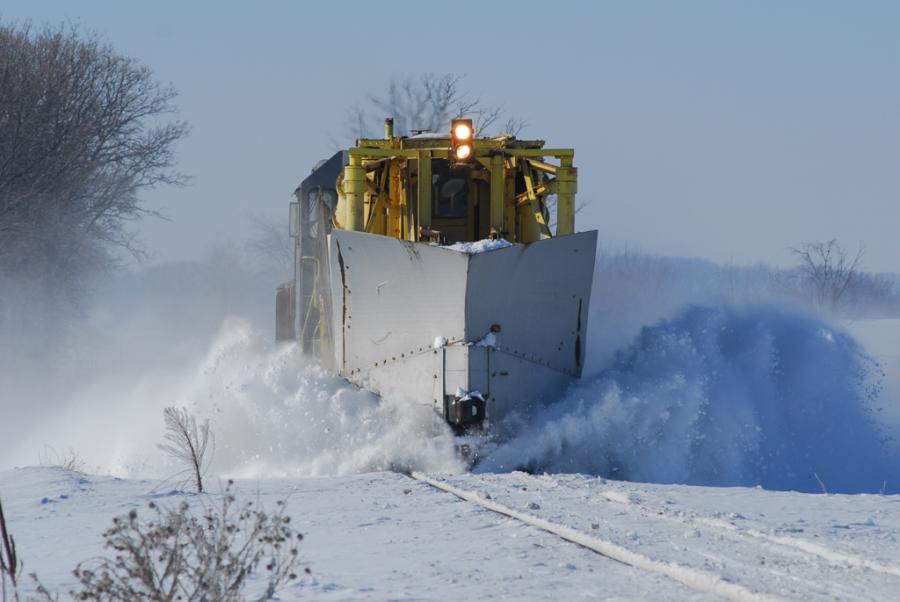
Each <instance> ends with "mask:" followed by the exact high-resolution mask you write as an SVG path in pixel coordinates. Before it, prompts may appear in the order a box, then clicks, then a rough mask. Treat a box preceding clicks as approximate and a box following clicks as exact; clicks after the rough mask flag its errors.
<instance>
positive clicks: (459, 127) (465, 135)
mask: <svg viewBox="0 0 900 602" xmlns="http://www.w3.org/2000/svg"><path fill="white" fill-rule="evenodd" d="M453 135H454V136H456V139H457V140H468V139H469V138H471V137H472V128H471V127H469V124H467V123H457V124H456V127H455V128H453Z"/></svg>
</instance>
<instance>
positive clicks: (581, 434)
mask: <svg viewBox="0 0 900 602" xmlns="http://www.w3.org/2000/svg"><path fill="white" fill-rule="evenodd" d="M878 373H879V369H878V365H877V363H876V362H875V361H874V360H872V359H871V358H869V356H867V355H866V353H865V352H864V351H863V350H862V349H861V347H860V346H859V345H857V343H856V342H855V341H854V340H853V339H852V338H851V337H850V336H849V335H848V334H846V333H844V332H842V331H840V330H837V329H835V328H834V327H832V326H829V325H827V324H825V323H823V322H821V321H819V320H818V319H816V318H813V317H810V316H806V315H803V314H799V313H794V312H790V311H785V310H779V309H772V308H768V309H734V308H726V307H716V308H714V307H702V306H693V307H690V308H688V309H687V310H686V311H684V312H683V313H681V314H680V315H678V316H677V317H675V318H673V319H670V320H665V321H662V322H660V323H658V324H656V325H655V326H651V327H646V328H644V329H643V330H642V331H641V333H640V335H639V337H638V338H637V340H636V341H635V342H634V343H633V345H632V346H631V347H630V348H628V349H626V350H625V351H622V352H619V353H618V354H617V356H616V357H615V359H614V360H612V362H611V364H610V366H609V367H608V368H607V369H605V370H603V371H602V372H601V373H600V375H599V376H598V377H597V378H595V379H593V380H590V381H588V382H584V383H582V384H580V385H578V386H575V387H573V388H572V389H571V390H570V391H568V392H567V394H566V395H565V396H564V398H563V399H562V400H561V401H559V402H557V403H555V404H553V405H551V406H550V407H548V409H547V410H546V411H544V412H543V413H541V414H540V415H538V416H535V417H533V419H531V420H530V421H528V424H527V425H525V426H524V427H523V428H522V429H521V431H520V434H519V436H518V437H517V438H515V439H514V440H513V441H510V442H509V443H507V444H504V445H502V446H501V447H499V449H497V450H496V451H495V452H494V453H493V454H491V455H490V456H489V457H488V458H487V459H486V460H485V461H484V462H483V463H482V464H481V465H480V466H479V470H480V471H484V472H491V471H505V470H512V469H516V468H523V467H524V468H527V469H530V470H533V471H547V472H584V473H590V474H597V475H603V476H608V477H613V478H617V479H628V480H637V481H653V482H659V483H686V484H698V485H699V484H703V485H726V486H732V485H733V486H737V485H742V486H755V485H760V486H762V487H764V488H766V489H783V490H789V489H793V490H800V491H822V490H823V489H825V490H827V491H828V492H848V493H849V492H877V491H880V490H882V489H884V488H887V489H888V490H891V491H897V490H898V484H900V481H898V476H900V475H898V471H900V462H898V458H897V457H896V455H894V454H893V453H891V452H890V451H889V448H888V445H887V441H886V437H885V435H884V434H883V433H882V432H881V431H880V430H879V427H878V426H877V423H876V421H875V420H874V417H873V415H872V412H873V406H874V404H875V402H876V401H877V395H878V390H879V385H878Z"/></svg>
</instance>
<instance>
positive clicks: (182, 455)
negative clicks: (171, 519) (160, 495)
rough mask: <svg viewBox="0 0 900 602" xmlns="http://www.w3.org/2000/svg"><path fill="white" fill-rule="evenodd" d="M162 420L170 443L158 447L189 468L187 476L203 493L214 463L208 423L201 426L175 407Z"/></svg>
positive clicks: (164, 413)
mask: <svg viewBox="0 0 900 602" xmlns="http://www.w3.org/2000/svg"><path fill="white" fill-rule="evenodd" d="M163 417H164V418H165V421H166V440H167V441H168V443H165V444H160V445H159V446H158V447H159V448H160V449H161V450H163V451H164V452H166V453H167V454H169V456H171V457H172V458H174V459H175V460H177V461H178V462H181V463H182V464H183V465H185V466H186V469H185V473H188V474H190V475H191V476H192V477H193V479H194V483H195V484H196V486H197V492H198V493H203V476H204V475H205V474H206V471H207V469H208V468H209V463H210V461H211V460H212V448H211V446H212V445H214V443H213V436H212V432H211V431H210V428H209V420H204V421H203V422H202V423H201V424H200V425H199V426H198V425H197V419H196V418H195V417H194V416H193V415H192V414H190V413H189V412H188V411H187V410H186V409H185V408H175V407H168V408H166V409H165V410H164V411H163Z"/></svg>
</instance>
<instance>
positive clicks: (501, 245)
mask: <svg viewBox="0 0 900 602" xmlns="http://www.w3.org/2000/svg"><path fill="white" fill-rule="evenodd" d="M511 246H512V243H511V242H509V241H508V240H504V239H502V238H501V239H498V240H493V239H490V238H485V239H484V240H477V241H475V242H457V243H454V244H452V245H446V246H445V247H444V248H445V249H450V250H451V251H459V252H460V253H467V254H469V255H476V254H478V253H486V252H488V251H496V250H497V249H505V248H506V247H511Z"/></svg>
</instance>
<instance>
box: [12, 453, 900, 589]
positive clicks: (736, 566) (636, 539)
mask: <svg viewBox="0 0 900 602" xmlns="http://www.w3.org/2000/svg"><path fill="white" fill-rule="evenodd" d="M435 478H437V479H440V480H442V482H445V483H447V484H450V485H452V486H454V487H457V488H461V489H464V490H465V491H468V492H471V493H473V494H474V495H475V496H477V497H478V498H479V499H483V500H488V501H492V502H495V503H498V504H501V505H503V506H505V507H508V508H510V509H512V510H515V511H518V512H521V513H523V514H525V515H528V516H530V517H534V518H536V519H541V520H544V521H546V522H547V523H549V524H550V525H551V526H553V525H559V526H563V527H567V528H568V529H571V530H574V531H576V532H577V533H580V534H583V536H584V537H585V538H586V539H588V540H589V541H594V542H599V545H601V547H602V546H606V548H604V549H607V548H608V549H609V550H610V551H611V552H610V553H611V554H612V555H618V554H626V555H625V556H624V558H625V560H626V561H627V562H628V563H627V564H626V563H625V562H621V561H617V560H612V559H610V558H608V557H605V556H603V555H601V554H598V553H596V552H594V551H591V550H588V549H586V548H584V547H580V546H579V545H576V544H574V543H570V542H569V541H564V540H562V539H560V538H559V537H557V536H556V535H554V534H552V533H550V532H547V531H544V530H541V529H538V528H535V527H533V526H529V525H526V524H523V523H522V522H520V521H518V520H515V519H513V518H509V517H506V516H503V515H500V514H497V513H495V512H492V511H489V510H486V509H484V508H482V507H481V506H480V505H478V504H476V503H472V502H468V501H463V500H461V499H459V498H458V497H456V496H454V495H451V494H449V493H446V492H444V491H440V490H438V489H435V488H433V487H431V486H429V485H427V484H423V483H421V482H417V481H414V480H412V479H410V478H409V477H406V476H403V475H400V474H397V473H391V472H376V473H368V474H361V475H350V476H343V477H311V478H300V479H283V480H261V481H256V480H248V481H239V482H238V484H237V486H238V491H239V495H241V496H244V497H247V498H251V499H254V500H255V499H257V496H258V497H259V499H260V501H261V502H262V503H263V504H264V505H268V506H269V507H272V506H274V503H275V501H276V500H277V499H282V498H286V499H287V500H288V513H289V514H290V515H291V516H292V517H293V519H294V524H295V527H296V528H298V529H299V530H301V531H302V532H303V533H304V535H305V539H304V542H303V544H302V548H301V550H302V557H303V559H304V562H305V563H306V564H307V566H309V568H310V570H311V575H308V576H307V575H304V576H303V577H302V578H301V579H300V580H298V581H297V582H295V583H293V584H292V585H290V586H289V587H287V588H286V589H285V590H284V592H283V595H282V599H285V600H293V599H300V598H307V599H308V598H313V599H322V600H355V599H370V600H404V599H415V600H449V599H454V600H480V599H511V600H532V599H534V600H539V599H554V600H569V599H600V600H706V599H735V600H766V599H773V600H775V599H793V600H832V599H841V600H891V599H896V595H897V592H898V591H900V496H880V495H855V496H846V495H814V494H800V493H792V492H770V491H763V490H759V489H745V488H706V487H691V486H680V485H652V484H634V483H627V482H617V481H607V480H604V479H602V478H597V477H586V476H580V475H541V476H532V475H528V474H524V473H515V472H514V473H509V474H502V475H456V476H451V475H446V476H435ZM0 491H2V492H3V494H4V507H5V508H6V514H7V520H8V523H9V527H10V529H11V530H12V532H13V534H14V535H15V536H16V538H17V540H18V542H19V553H20V556H21V557H22V558H23V559H24V561H25V563H26V565H25V570H26V572H31V571H36V572H37V573H38V574H39V576H40V577H41V579H42V581H43V582H44V583H45V584H46V585H47V586H48V587H49V588H50V589H52V590H55V591H61V592H66V591H68V589H69V588H70V587H72V586H74V579H73V577H72V576H71V570H72V569H73V568H74V565H75V564H76V562H77V561H78V560H82V559H87V558H89V557H90V556H93V555H96V554H100V553H103V549H102V539H101V537H100V534H101V533H102V531H103V530H104V529H105V528H107V527H108V526H109V525H110V524H111V518H112V517H113V516H115V515H121V514H124V513H127V512H128V511H129V510H131V509H137V510H138V512H139V513H140V512H141V509H142V508H145V507H146V504H147V503H148V502H150V501H155V502H156V503H162V504H172V505H175V504H177V503H179V502H180V501H182V500H186V501H188V502H189V503H191V504H194V505H196V504H199V503H200V501H201V496H197V495H194V494H188V493H178V492H172V491H170V490H169V489H168V488H166V487H165V486H162V487H161V486H160V484H159V483H158V482H154V481H148V480H133V479H116V478H112V477H99V476H90V475H81V474H78V473H72V472H66V471H64V470H62V469H56V468H24V469H14V470H7V471H2V472H0ZM205 497H206V498H207V499H209V498H216V497H217V494H209V495H207V496H205Z"/></svg>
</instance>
